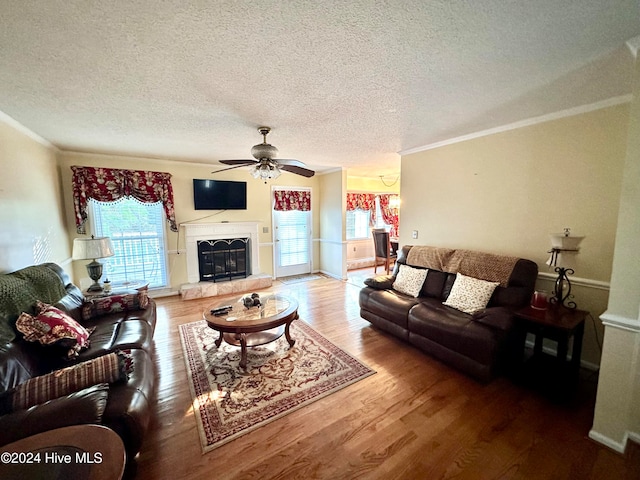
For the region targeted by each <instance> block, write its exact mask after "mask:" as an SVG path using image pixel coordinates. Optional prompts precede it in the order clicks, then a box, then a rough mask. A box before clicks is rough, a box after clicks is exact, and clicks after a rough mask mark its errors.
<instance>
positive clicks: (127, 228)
mask: <svg viewBox="0 0 640 480" xmlns="http://www.w3.org/2000/svg"><path fill="white" fill-rule="evenodd" d="M91 206H92V210H93V215H92V218H93V231H94V232H95V234H96V236H105V237H109V238H111V242H112V243H113V249H114V251H115V256H113V257H108V258H105V259H103V260H102V263H104V273H103V277H102V278H108V279H109V280H111V282H126V281H133V280H145V281H147V282H149V287H150V288H161V287H166V286H167V266H166V248H165V235H164V221H165V220H164V212H163V209H162V203H161V202H158V203H140V202H138V201H137V200H135V199H133V198H123V199H121V200H119V201H117V202H107V203H105V202H97V201H95V200H92V201H91Z"/></svg>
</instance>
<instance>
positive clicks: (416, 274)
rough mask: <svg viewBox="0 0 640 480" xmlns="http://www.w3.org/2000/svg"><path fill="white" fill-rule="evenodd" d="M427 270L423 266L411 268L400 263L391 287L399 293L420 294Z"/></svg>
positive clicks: (415, 295) (413, 295) (414, 295)
mask: <svg viewBox="0 0 640 480" xmlns="http://www.w3.org/2000/svg"><path fill="white" fill-rule="evenodd" d="M427 272H428V270H427V269H425V268H412V267H409V266H408V265H400V269H399V270H398V275H397V276H396V279H395V281H394V282H393V286H392V288H393V289H394V290H397V291H398V292H400V293H404V294H406V295H411V296H412V297H417V296H418V295H420V290H422V285H423V284H424V280H425V278H427Z"/></svg>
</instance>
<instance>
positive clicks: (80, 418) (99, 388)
mask: <svg viewBox="0 0 640 480" xmlns="http://www.w3.org/2000/svg"><path fill="white" fill-rule="evenodd" d="M108 395H109V385H108V384H106V383H101V384H98V385H93V386H91V387H88V388H85V389H83V390H80V391H78V392H74V393H71V394H70V395H67V396H64V397H61V398H56V399H54V400H50V401H48V402H45V403H43V404H40V405H35V406H33V407H31V408H28V409H24V410H17V411H15V412H12V413H10V414H7V415H3V416H0V445H6V444H8V443H11V442H15V441H17V440H20V439H21V438H26V437H29V436H31V435H36V434H38V433H42V432H46V431H48V430H54V429H56V428H62V427H67V426H70V425H82V424H99V423H101V422H102V415H103V413H104V410H105V407H106V405H107V398H108Z"/></svg>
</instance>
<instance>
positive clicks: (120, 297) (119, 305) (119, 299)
mask: <svg viewBox="0 0 640 480" xmlns="http://www.w3.org/2000/svg"><path fill="white" fill-rule="evenodd" d="M129 292H130V293H122V294H114V295H109V296H106V297H93V298H91V297H90V298H86V299H85V301H84V304H83V305H82V318H83V319H84V320H89V319H90V318H94V317H99V316H100V315H106V314H108V313H119V312H127V311H130V310H140V309H143V310H144V309H146V308H147V307H148V306H149V294H148V291H147V287H144V288H140V289H138V290H137V291H134V290H130V291H129ZM134 292H135V293H134Z"/></svg>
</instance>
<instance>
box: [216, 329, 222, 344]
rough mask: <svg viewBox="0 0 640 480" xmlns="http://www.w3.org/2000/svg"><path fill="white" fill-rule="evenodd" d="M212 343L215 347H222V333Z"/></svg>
mask: <svg viewBox="0 0 640 480" xmlns="http://www.w3.org/2000/svg"><path fill="white" fill-rule="evenodd" d="M214 343H215V344H216V347H219V346H220V345H222V332H220V336H219V337H218V339H217V340H216V341H215V342H214Z"/></svg>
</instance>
